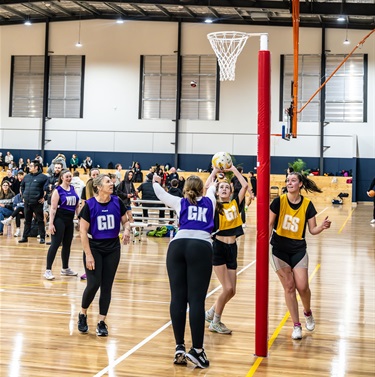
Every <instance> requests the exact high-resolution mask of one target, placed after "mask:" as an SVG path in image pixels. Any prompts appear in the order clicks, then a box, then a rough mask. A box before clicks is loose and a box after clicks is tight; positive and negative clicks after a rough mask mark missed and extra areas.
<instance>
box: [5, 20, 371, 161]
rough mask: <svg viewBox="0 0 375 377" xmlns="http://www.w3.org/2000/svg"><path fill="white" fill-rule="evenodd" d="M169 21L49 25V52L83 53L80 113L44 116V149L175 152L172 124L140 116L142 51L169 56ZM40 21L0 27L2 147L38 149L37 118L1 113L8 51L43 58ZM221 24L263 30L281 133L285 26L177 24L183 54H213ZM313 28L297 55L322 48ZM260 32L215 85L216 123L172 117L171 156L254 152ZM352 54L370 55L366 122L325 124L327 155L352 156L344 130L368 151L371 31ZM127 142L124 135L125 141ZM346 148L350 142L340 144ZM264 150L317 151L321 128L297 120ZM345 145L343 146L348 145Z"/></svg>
mask: <svg viewBox="0 0 375 377" xmlns="http://www.w3.org/2000/svg"><path fill="white" fill-rule="evenodd" d="M177 27H178V25H177V23H159V22H126V23H124V24H121V25H119V24H116V23H115V22H114V21H109V20H93V21H83V22H82V28H81V42H82V44H83V47H81V48H77V47H75V43H76V41H77V37H78V22H59V23H51V24H50V50H51V51H53V53H54V54H55V55H69V54H84V55H85V56H86V72H85V94H84V95H85V97H84V118H83V119H75V120H72V119H51V120H49V121H48V122H47V123H46V128H47V131H46V139H50V140H51V142H49V143H48V144H47V146H46V148H47V149H49V150H72V151H76V150H92V151H126V152H149V153H162V152H167V153H173V152H174V146H173V145H172V144H171V143H172V142H173V141H174V128H175V123H174V122H172V121H168V120H160V121H145V120H138V100H139V68H140V67H139V66H140V55H142V54H144V55H152V54H155V55H162V54H168V55H170V54H173V53H174V51H175V50H177ZM44 30H45V25H43V24H35V25H32V26H30V27H27V26H24V25H14V26H2V27H0V56H1V63H0V80H1V89H0V101H1V105H0V148H1V149H12V148H18V149H38V148H40V138H41V132H40V129H41V121H40V119H23V118H9V117H8V111H9V83H10V59H11V55H34V54H35V55H37V54H38V55H42V54H43V53H44ZM220 30H236V31H245V32H253V33H259V32H267V33H269V49H270V51H271V55H272V56H271V57H272V61H271V64H272V72H271V75H272V76H271V85H272V117H271V124H272V131H271V132H272V133H281V125H282V122H279V120H278V108H279V76H280V68H279V61H280V55H281V54H292V53H293V42H292V28H278V27H263V26H259V27H255V26H238V25H236V26H235V25H232V26H230V25H215V24H212V25H206V24H193V23H191V24H183V25H182V54H210V53H213V51H212V49H211V46H210V44H209V42H208V40H207V34H208V33H209V32H213V31H220ZM368 32H369V31H360V30H350V31H349V38H350V39H351V40H352V44H351V45H350V46H345V45H343V44H342V41H343V40H344V38H345V30H336V29H327V30H326V36H327V42H326V48H327V49H328V50H331V53H337V54H342V53H348V52H349V51H351V49H352V48H353V47H354V45H355V44H356V43H358V42H359V41H360V40H361V39H362V38H363V37H364V36H365V35H366V34H367V33H368ZM320 44H321V31H320V30H319V29H306V28H303V29H301V30H300V53H301V54H319V53H320V52H321V47H320ZM258 50H259V38H250V39H249V40H248V42H247V44H246V46H245V48H244V50H243V52H242V53H241V55H240V57H239V58H238V61H237V67H236V81H234V82H222V83H221V92H220V97H221V101H220V121H218V122H215V121H212V122H211V121H188V120H181V122H180V137H179V153H207V154H212V153H215V152H216V151H217V150H219V149H225V150H228V152H231V153H233V154H236V155H254V154H256V147H257V59H258V57H257V56H258ZM359 53H367V54H368V55H369V83H368V101H369V107H368V123H365V124H361V123H354V124H353V123H351V124H338V123H331V124H329V125H328V126H326V127H325V133H326V137H325V140H324V144H325V145H329V146H330V148H329V149H327V151H326V152H325V155H326V156H327V157H351V154H352V150H353V148H352V135H356V137H357V138H358V157H363V158H364V157H366V158H375V126H374V124H375V110H374V108H375V92H374V90H375V89H374V88H375V36H374V35H373V36H372V37H371V38H369V39H368V40H367V42H366V43H365V44H364V45H363V47H362V48H361V50H359ZM129 141H130V142H129ZM349 145H350V148H348V146H349ZM271 150H272V155H278V156H319V125H318V124H317V123H299V125H298V138H297V139H293V140H291V141H290V142H286V141H283V140H281V139H280V137H274V136H273V137H272V138H271ZM349 150H350V153H349V152H348V151H349Z"/></svg>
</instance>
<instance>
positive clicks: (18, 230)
mask: <svg viewBox="0 0 375 377" xmlns="http://www.w3.org/2000/svg"><path fill="white" fill-rule="evenodd" d="M20 235H21V229H20V228H17V229H16V233H14V237H19V236H20Z"/></svg>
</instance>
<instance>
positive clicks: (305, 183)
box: [288, 171, 323, 192]
mask: <svg viewBox="0 0 375 377" xmlns="http://www.w3.org/2000/svg"><path fill="white" fill-rule="evenodd" d="M288 175H295V176H296V177H297V178H298V181H299V182H302V187H301V189H304V190H305V191H306V192H323V191H322V190H321V189H320V188H319V187H318V186H317V185H316V183H315V182H314V181H313V180H311V179H309V178H307V177H306V176H304V175H303V174H301V173H299V172H296V171H293V172H291V173H289V174H288Z"/></svg>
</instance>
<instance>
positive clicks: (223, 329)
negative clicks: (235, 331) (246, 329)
mask: <svg viewBox="0 0 375 377" xmlns="http://www.w3.org/2000/svg"><path fill="white" fill-rule="evenodd" d="M208 329H209V330H210V331H212V332H217V333H219V334H228V335H229V334H231V333H232V330H230V329H228V327H227V326H225V325H224V323H223V322H217V323H213V322H211V323H210V326H208Z"/></svg>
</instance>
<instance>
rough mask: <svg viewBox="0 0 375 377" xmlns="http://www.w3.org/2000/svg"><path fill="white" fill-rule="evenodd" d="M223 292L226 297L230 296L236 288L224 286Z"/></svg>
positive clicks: (234, 292)
mask: <svg viewBox="0 0 375 377" xmlns="http://www.w3.org/2000/svg"><path fill="white" fill-rule="evenodd" d="M224 294H225V296H226V297H227V298H232V297H233V296H234V295H235V294H236V289H235V288H234V287H233V286H229V287H226V288H224Z"/></svg>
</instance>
